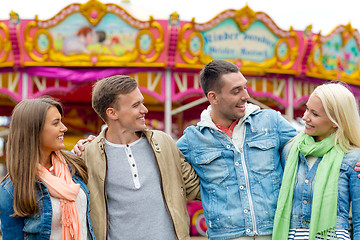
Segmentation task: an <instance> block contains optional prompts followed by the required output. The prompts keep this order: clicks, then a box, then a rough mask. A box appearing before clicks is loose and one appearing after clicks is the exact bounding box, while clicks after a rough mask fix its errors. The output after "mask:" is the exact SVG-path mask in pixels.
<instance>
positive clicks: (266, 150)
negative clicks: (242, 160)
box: [246, 138, 280, 175]
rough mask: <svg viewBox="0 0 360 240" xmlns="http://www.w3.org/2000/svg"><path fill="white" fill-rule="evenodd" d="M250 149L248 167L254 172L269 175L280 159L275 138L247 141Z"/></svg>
mask: <svg viewBox="0 0 360 240" xmlns="http://www.w3.org/2000/svg"><path fill="white" fill-rule="evenodd" d="M247 145H248V147H249V148H250V151H248V152H247V153H246V154H247V159H248V160H249V164H248V167H249V168H250V169H251V171H252V172H255V173H257V174H260V175H268V174H269V173H271V172H272V171H274V170H275V162H274V161H275V160H276V159H278V160H279V161H280V153H279V151H278V148H277V147H276V146H277V141H276V139H275V138H268V139H262V140H258V141H249V142H247Z"/></svg>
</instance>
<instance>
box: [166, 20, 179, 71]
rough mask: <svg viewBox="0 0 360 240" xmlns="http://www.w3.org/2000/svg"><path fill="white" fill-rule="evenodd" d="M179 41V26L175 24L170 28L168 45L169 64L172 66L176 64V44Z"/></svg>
mask: <svg viewBox="0 0 360 240" xmlns="http://www.w3.org/2000/svg"><path fill="white" fill-rule="evenodd" d="M177 42H178V28H177V27H175V26H173V27H171V29H170V39H169V47H168V49H169V50H168V66H169V67H170V68H172V67H174V66H175V55H176V46H177Z"/></svg>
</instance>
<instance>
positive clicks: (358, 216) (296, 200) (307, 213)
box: [281, 143, 360, 239]
mask: <svg viewBox="0 0 360 240" xmlns="http://www.w3.org/2000/svg"><path fill="white" fill-rule="evenodd" d="M291 145H292V144H291V143H290V144H287V145H286V146H285V147H284V151H283V153H282V156H281V160H282V161H283V162H284V160H285V159H286V157H287V155H288V152H289V150H290V147H291ZM321 159H322V158H318V159H317V160H316V162H315V163H314V166H313V167H312V168H311V170H309V167H308V164H307V162H306V159H305V157H304V156H303V155H302V154H301V153H300V154H299V165H298V172H297V176H296V183H295V188H294V197H293V207H292V213H291V223H290V228H309V227H310V219H311V207H312V197H313V188H314V179H315V174H316V170H317V168H318V165H319V163H320V161H321ZM359 159H360V149H356V150H354V151H351V152H349V153H348V154H346V155H345V157H344V158H343V161H342V163H341V167H340V174H339V181H338V189H339V191H338V207H337V222H336V229H350V224H349V222H348V218H349V211H350V202H352V216H353V227H354V239H360V179H359V178H358V177H357V175H358V174H359V173H358V172H356V171H355V170H354V167H355V165H356V163H357V162H359Z"/></svg>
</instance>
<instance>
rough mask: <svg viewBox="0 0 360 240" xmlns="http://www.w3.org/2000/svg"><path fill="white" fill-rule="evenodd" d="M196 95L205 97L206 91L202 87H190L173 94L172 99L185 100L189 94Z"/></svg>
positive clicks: (174, 100)
mask: <svg viewBox="0 0 360 240" xmlns="http://www.w3.org/2000/svg"><path fill="white" fill-rule="evenodd" d="M174 84H176V83H174ZM194 95H199V96H201V97H203V96H204V93H203V91H202V90H201V89H200V88H199V89H195V88H190V89H188V90H186V91H185V92H180V93H178V94H175V95H172V98H171V101H173V102H176V101H180V100H184V99H186V98H187V97H188V96H194Z"/></svg>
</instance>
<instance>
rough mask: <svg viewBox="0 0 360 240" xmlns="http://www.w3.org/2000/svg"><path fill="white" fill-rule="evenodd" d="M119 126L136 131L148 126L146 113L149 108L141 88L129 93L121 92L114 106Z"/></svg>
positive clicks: (131, 131)
mask: <svg viewBox="0 0 360 240" xmlns="http://www.w3.org/2000/svg"><path fill="white" fill-rule="evenodd" d="M113 111H114V113H115V114H116V116H117V121H118V123H119V125H120V126H119V127H121V128H122V129H124V130H125V131H127V132H130V133H134V132H138V131H143V130H145V128H146V124H145V115H146V114H147V113H148V109H147V108H146V107H145V105H144V97H143V95H142V94H141V92H140V90H139V88H136V89H135V90H133V91H132V92H130V93H128V94H120V95H119V96H118V98H117V101H116V103H115V107H114V108H113Z"/></svg>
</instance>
